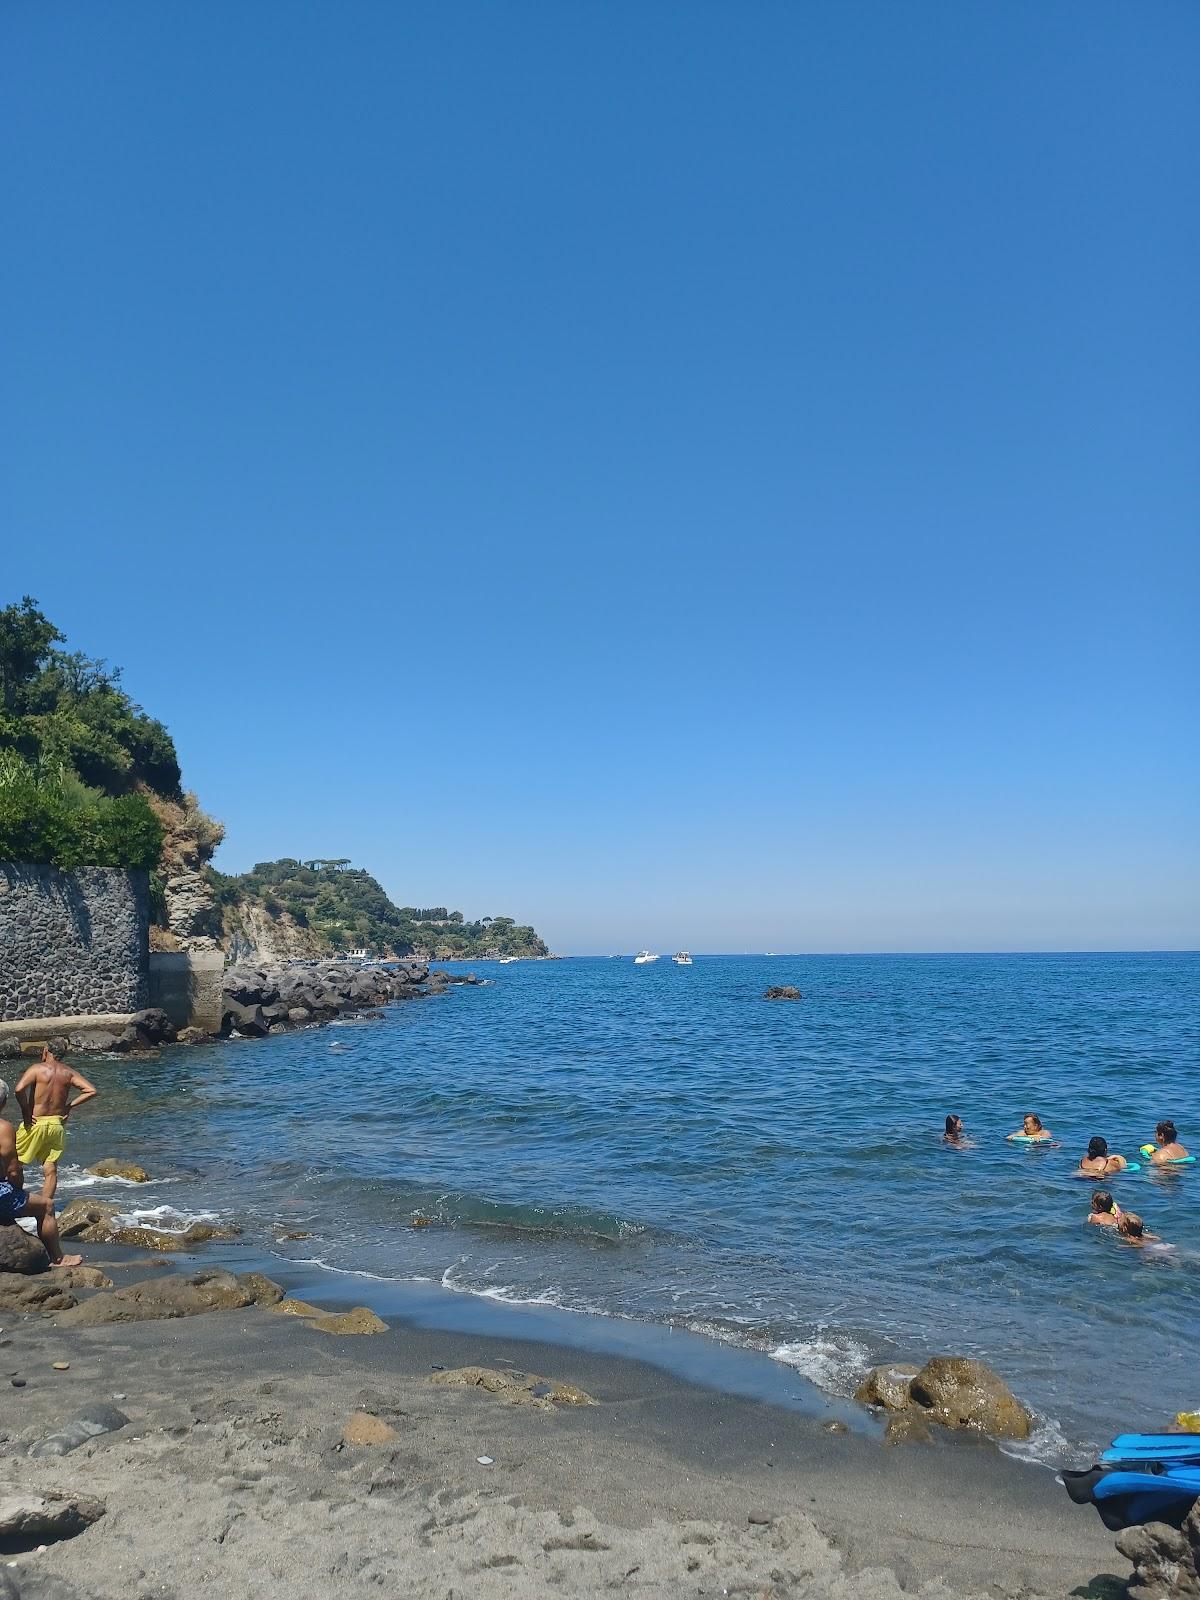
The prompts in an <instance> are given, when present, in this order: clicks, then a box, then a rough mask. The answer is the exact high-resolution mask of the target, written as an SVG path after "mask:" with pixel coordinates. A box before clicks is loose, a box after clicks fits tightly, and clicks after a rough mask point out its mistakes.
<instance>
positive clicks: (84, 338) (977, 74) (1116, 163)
mask: <svg viewBox="0 0 1200 1600" xmlns="http://www.w3.org/2000/svg"><path fill="white" fill-rule="evenodd" d="M0 47H2V49H0V53H2V56H3V60H4V62H5V66H4V69H3V70H4V73H5V77H6V82H5V84H4V93H3V97H2V102H3V103H2V106H0V134H2V136H3V139H4V143H5V147H6V149H7V150H8V152H9V160H8V161H7V162H6V163H5V171H4V174H3V178H2V180H0V181H2V184H3V188H2V191H0V200H2V203H3V214H4V216H5V218H6V223H7V227H6V233H7V237H8V240H9V248H8V249H7V250H6V251H5V253H4V258H3V261H2V262H0V275H2V277H3V280H4V282H3V288H4V304H5V306H6V307H7V308H8V316H7V318H6V321H7V324H8V327H7V331H6V339H5V345H6V351H5V358H4V363H3V372H2V374H0V385H2V390H0V428H2V434H3V439H4V456H5V466H4V473H3V481H4V491H3V492H4V502H5V516H4V524H5V527H6V530H7V531H6V535H5V559H4V566H3V570H4V575H5V578H6V582H5V585H4V589H5V590H6V591H8V593H6V595H5V598H6V599H7V598H8V597H10V596H11V597H16V596H17V595H19V594H21V593H23V592H28V593H31V594H33V595H35V596H36V597H37V598H38V599H39V600H40V602H41V603H42V606H43V608H44V609H45V610H46V611H47V612H48V613H49V614H50V615H51V616H52V617H53V618H54V619H55V620H56V621H57V622H58V623H59V625H60V626H61V627H63V628H64V630H65V631H66V632H67V633H68V634H69V636H70V639H71V642H72V644H73V645H75V646H78V647H80V648H85V649H87V650H89V651H90V652H92V653H93V654H96V655H101V656H105V657H108V658H109V659H110V660H113V661H116V662H120V663H122V664H123V665H124V667H125V669H126V683H127V686H128V687H129V688H130V690H131V691H132V692H133V693H134V694H135V696H136V697H137V698H138V699H140V700H141V701H142V703H143V704H144V705H145V706H146V707H147V708H148V709H149V710H151V711H153V712H154V713H155V714H157V715H159V716H161V717H162V718H163V719H164V721H166V723H167V724H168V726H169V727H170V728H171V730H172V732H173V733H174V734H175V736H176V740H177V743H178V745H179V748H180V752H181V756H182V759H183V763H184V769H185V779H186V781H187V782H188V784H189V785H190V786H191V787H193V788H195V789H196V790H197V791H198V793H199V794H200V796H201V799H202V801H203V802H204V803H205V804H206V806H207V807H208V808H209V809H210V810H211V811H213V812H214V813H215V814H216V815H218V816H220V817H221V818H222V819H223V820H224V821H225V822H226V824H227V827H228V840H227V843H226V845H225V846H224V847H223V850H222V852H221V856H220V862H219V864H220V865H222V866H223V867H225V868H226V869H227V870H237V869H241V868H244V867H246V866H248V865H250V864H251V863H252V862H254V861H255V860H262V859H268V858H272V857H275V856H279V855H297V856H303V855H345V856H351V857H353V858H354V859H355V860H356V861H357V862H358V863H360V864H362V865H365V866H367V867H369V868H370V869H371V870H372V871H374V872H375V873H376V875H377V876H378V877H379V878H380V879H381V880H382V882H383V883H384V885H385V886H386V887H387V888H388V889H389V891H390V892H392V893H393V895H394V896H395V897H396V898H397V899H399V900H401V901H403V902H407V903H416V904H426V903H438V904H440V903H447V904H450V905H452V906H458V907H461V908H462V909H463V910H464V911H466V912H467V913H468V914H476V915H484V914H489V913H490V914H495V913H499V912H505V913H507V914H509V915H513V916H516V917H518V918H519V919H522V920H526V919H528V920H533V921H535V922H536V923H537V925H538V926H539V928H541V929H543V930H544V931H545V932H546V934H547V937H548V938H549V939H550V940H551V942H552V944H553V945H554V946H555V947H556V948H557V949H560V950H563V951H601V950H616V949H622V950H630V949H633V948H635V947H636V946H638V945H640V944H643V943H646V944H650V945H652V946H655V947H662V948H671V949H673V948H675V947H676V946H677V945H686V946H690V947H691V948H692V949H695V950H742V949H763V948H771V949H775V950H830V949H832V950H851V949H918V950H919V949H963V948H965V949H1010V948H1017V949H1039V948H1047V949H1053V948H1072V949H1086V948H1140V947H1154V948H1158V947H1195V946H1197V945H1200V864H1198V860H1197V847H1196V837H1197V835H1196V806H1197V799H1198V793H1197V790H1198V784H1197V776H1198V774H1197V765H1198V763H1197V755H1196V750H1197V739H1196V734H1197V728H1196V720H1195V704H1196V689H1197V672H1196V668H1197V659H1196V634H1197V629H1196V627H1195V617H1196V609H1197V607H1196V601H1197V557H1196V549H1197V543H1196V532H1197V503H1198V502H1197V461H1198V459H1200V457H1198V454H1197V451H1196V437H1197V424H1198V422H1200V416H1198V411H1200V407H1198V404H1197V399H1198V379H1197V373H1198V372H1200V359H1198V358H1200V348H1198V346H1200V338H1198V335H1197V301H1196V293H1195V284H1196V276H1197V263H1198V250H1197V245H1198V243H1200V240H1198V234H1200V223H1198V221H1197V219H1198V216H1200V210H1198V208H1197V195H1198V184H1197V166H1198V152H1200V102H1198V101H1197V98H1196V96H1195V94H1194V92H1193V91H1194V80H1195V68H1196V61H1197V54H1198V50H1200V10H1197V8H1196V7H1195V6H1194V5H1193V4H1191V3H1183V0H1179V3H1171V0H1165V3H1154V4H1149V5H1147V4H1144V3H1140V0H1139V3H1133V0H1130V3H1128V4H1111V3H1106V0H1094V3H1084V0H1078V3H1072V4H1059V3H1054V0H1041V3H1038V4H1032V3H1030V4H1020V3H1018V4H1013V3H1011V0H1003V3H999V0H997V3H992V4H989V3H982V0H981V3H978V4H970V5H962V4H958V3H952V0H946V3H943V4H932V3H926V4H920V3H914V4H911V5H905V6H897V5H894V4H892V3H891V0H879V3H874V4H867V3H854V0H846V3H840V4H837V5H828V4H816V3H813V4H803V3H797V0H789V3H787V4H782V3H767V0H763V3H753V4H745V3H742V0H728V3H725V4H712V3H705V0H696V3H687V4H685V3H683V0H677V3H673V4H663V3H656V0H639V3H637V4H608V5H601V4H596V3H594V0H592V3H588V4H581V3H573V0H556V3H553V4H551V3H548V0H542V3H539V4H524V3H520V0H509V3H504V4H499V3H495V4H487V5H481V4H473V3H469V0H463V3H456V4H455V5H453V6H447V5H445V4H441V3H430V4H420V5H418V4H409V5H406V4H392V3H387V4H384V3H378V4H375V3H366V0H358V3H350V4H346V5H333V4H319V5H318V4H309V3H304V0H289V3H286V4H284V3H283V0H273V3H270V4H267V3H262V0H237V3H233V0H226V3H219V0H218V3H212V4H207V5H203V6H194V5H193V6H188V5H183V4H176V3H164V0H144V3H139V0H124V3H117V4H114V5H111V6H95V5H92V4H86V3H75V4H69V3H68V4H56V5H53V6H47V5H45V4H42V3H37V0H10V3H9V4H8V5H7V6H6V7H5V8H4V12H3V16H2V17H0ZM14 154H15V159H13V157H14Z"/></svg>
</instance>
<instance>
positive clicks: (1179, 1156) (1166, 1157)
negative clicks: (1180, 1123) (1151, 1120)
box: [1150, 1119, 1187, 1167]
mask: <svg viewBox="0 0 1200 1600" xmlns="http://www.w3.org/2000/svg"><path fill="white" fill-rule="evenodd" d="M1154 1141H1155V1143H1156V1144H1157V1145H1158V1149H1157V1150H1156V1151H1155V1152H1154V1154H1153V1155H1152V1156H1151V1157H1150V1163H1151V1165H1152V1166H1155V1167H1164V1166H1169V1165H1170V1164H1171V1162H1172V1161H1183V1160H1185V1159H1186V1157H1187V1151H1186V1150H1185V1149H1184V1147H1183V1146H1182V1145H1181V1144H1180V1142H1179V1131H1178V1129H1177V1128H1176V1126H1175V1124H1174V1123H1173V1122H1172V1121H1170V1119H1168V1120H1167V1121H1165V1122H1160V1123H1159V1125H1158V1127H1157V1128H1155V1130H1154Z"/></svg>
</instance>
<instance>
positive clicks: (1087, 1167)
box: [1079, 1134, 1129, 1178]
mask: <svg viewBox="0 0 1200 1600" xmlns="http://www.w3.org/2000/svg"><path fill="white" fill-rule="evenodd" d="M1128 1165H1129V1163H1128V1161H1126V1159H1125V1157H1124V1156H1110V1155H1109V1153H1108V1140H1107V1139H1102V1138H1101V1137H1100V1136H1099V1134H1097V1135H1096V1137H1095V1138H1094V1139H1089V1140H1088V1147H1087V1155H1085V1156H1084V1157H1083V1159H1082V1160H1081V1161H1080V1163H1079V1176H1080V1177H1081V1178H1111V1177H1112V1176H1113V1174H1114V1173H1117V1172H1124V1171H1125V1168H1126V1167H1127V1166H1128Z"/></svg>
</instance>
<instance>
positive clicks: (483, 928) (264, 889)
mask: <svg viewBox="0 0 1200 1600" xmlns="http://www.w3.org/2000/svg"><path fill="white" fill-rule="evenodd" d="M208 872H209V879H210V881H211V883H212V885H213V888H214V890H215V892H216V896H217V900H218V902H219V903H220V904H221V905H223V906H228V907H234V906H237V905H239V904H240V903H242V902H244V901H246V900H257V901H258V902H259V904H260V905H262V906H263V908H264V909H265V910H266V911H267V912H268V913H269V914H270V915H271V916H280V915H281V914H282V913H284V912H286V913H287V914H288V915H289V916H291V917H292V918H293V919H294V920H295V921H296V922H297V923H298V924H299V926H300V927H302V928H309V929H311V930H312V931H313V932H314V933H315V934H316V935H317V936H318V937H319V938H320V939H321V940H322V941H323V942H324V943H326V944H328V945H330V946H331V947H332V948H333V949H335V950H341V949H352V948H355V947H360V946H361V947H365V948H366V949H368V950H370V951H371V952H372V953H373V954H376V955H386V954H388V953H391V954H393V955H398V956H407V955H422V956H436V957H439V958H442V959H446V958H450V957H453V956H465V957H468V958H469V957H475V958H476V959H480V958H482V957H484V956H486V955H514V956H544V955H546V954H547V950H546V946H545V944H544V943H543V942H542V940H541V939H539V938H538V936H537V934H536V933H535V932H534V930H533V929H532V928H528V927H519V926H518V925H517V924H516V923H515V922H514V921H513V919H512V918H511V917H484V918H483V920H482V921H480V922H467V921H466V920H465V919H464V917H463V914H462V912H461V911H447V910H446V908H445V907H444V906H437V907H434V908H432V909H430V908H428V907H424V908H418V907H416V906H397V905H394V904H393V902H392V901H391V900H389V899H388V897H387V895H386V894H385V893H384V891H383V889H382V888H381V887H380V885H379V883H378V882H377V881H376V880H375V879H374V878H373V877H372V876H371V874H370V873H369V872H364V871H363V869H362V868H361V867H352V866H350V865H349V863H348V862H347V861H345V860H343V859H333V860H325V859H318V860H310V861H296V860H293V859H291V858H290V857H285V858H284V859H283V860H281V861H260V862H259V863H258V865H257V866H256V867H255V868H254V870H253V871H252V872H243V873H240V874H239V875H238V876H236V877H226V876H225V875H224V874H223V873H220V872H216V871H214V870H213V869H212V868H209V869H208Z"/></svg>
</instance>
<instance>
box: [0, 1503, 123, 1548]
mask: <svg viewBox="0 0 1200 1600" xmlns="http://www.w3.org/2000/svg"><path fill="white" fill-rule="evenodd" d="M103 1515H104V1501H103V1500H93V1499H92V1498H91V1496H90V1495H69V1494H56V1493H55V1492H54V1490H52V1489H51V1490H47V1491H46V1492H45V1493H44V1494H35V1493H33V1492H32V1491H31V1490H28V1489H16V1490H14V1491H13V1492H12V1493H11V1494H5V1495H4V1496H3V1497H2V1498H0V1548H4V1549H15V1550H32V1549H33V1548H34V1547H35V1546H36V1545H39V1544H50V1543H51V1542H52V1541H53V1540H55V1539H71V1538H74V1536H75V1535H76V1534H77V1533H82V1532H83V1530H84V1529H85V1528H90V1527H91V1525H92V1523H93V1522H98V1521H99V1520H100V1518H101V1517H102V1516H103Z"/></svg>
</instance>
